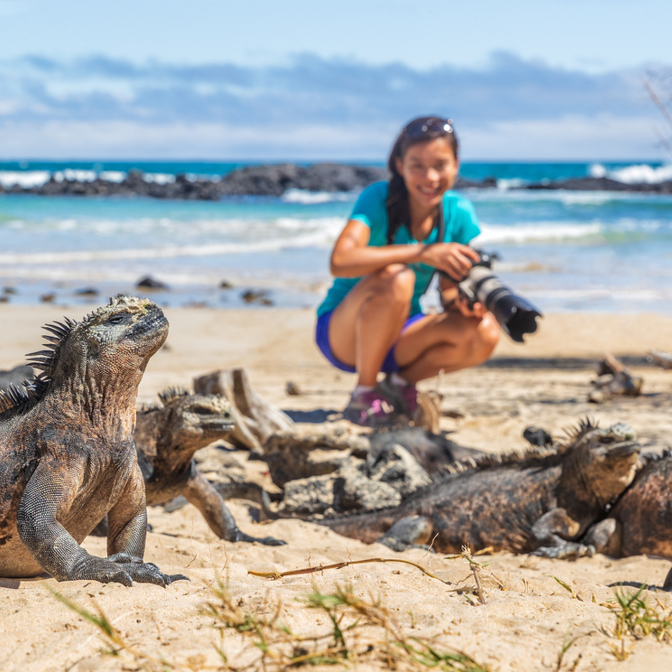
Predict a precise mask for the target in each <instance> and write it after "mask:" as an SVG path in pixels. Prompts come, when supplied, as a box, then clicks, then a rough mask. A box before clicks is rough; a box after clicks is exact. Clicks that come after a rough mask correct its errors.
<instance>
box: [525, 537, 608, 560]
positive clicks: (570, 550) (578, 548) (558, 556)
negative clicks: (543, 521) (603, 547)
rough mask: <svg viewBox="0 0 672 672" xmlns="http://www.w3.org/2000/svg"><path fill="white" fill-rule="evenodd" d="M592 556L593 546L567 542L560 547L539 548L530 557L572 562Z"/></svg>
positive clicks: (593, 552)
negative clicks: (536, 556) (535, 556)
mask: <svg viewBox="0 0 672 672" xmlns="http://www.w3.org/2000/svg"><path fill="white" fill-rule="evenodd" d="M594 554H595V546H593V545H592V544H588V545H586V544H580V543H578V542H575V541H568V542H566V543H564V544H562V545H561V546H540V547H539V548H537V549H535V550H534V551H532V555H538V556H540V557H542V558H551V559H553V560H572V559H576V558H582V557H584V556H588V557H589V558H591V557H592V556H593V555H594Z"/></svg>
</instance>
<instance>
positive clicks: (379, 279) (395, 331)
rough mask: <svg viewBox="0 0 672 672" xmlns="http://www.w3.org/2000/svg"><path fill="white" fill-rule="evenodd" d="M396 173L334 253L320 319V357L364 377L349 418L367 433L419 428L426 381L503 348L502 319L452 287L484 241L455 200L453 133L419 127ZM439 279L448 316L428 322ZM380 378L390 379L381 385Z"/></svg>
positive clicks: (398, 150)
mask: <svg viewBox="0 0 672 672" xmlns="http://www.w3.org/2000/svg"><path fill="white" fill-rule="evenodd" d="M388 167H389V170H390V172H391V175H392V177H391V179H390V181H389V182H377V183H375V184H372V185H370V186H369V187H367V188H366V189H365V190H364V191H363V192H362V193H361V195H360V196H359V198H358V199H357V203H356V204H355V207H354V209H353V211H352V214H351V216H350V219H349V220H348V223H347V224H346V226H345V228H344V229H343V231H342V232H341V234H340V236H339V237H338V240H337V241H336V244H335V245H334V250H333V252H332V255H331V266H330V267H331V273H332V274H333V275H334V276H335V277H336V280H335V281H334V284H333V286H332V287H331V289H330V290H329V292H328V293H327V296H326V298H325V300H324V301H323V302H322V304H321V305H320V307H319V308H318V311H317V315H318V321H317V329H316V340H317V344H318V346H319V348H320V350H321V351H322V352H323V354H324V355H325V356H326V357H327V359H329V361H330V362H331V363H332V364H334V366H336V367H338V368H339V369H342V370H344V371H351V372H357V374H358V381H357V386H356V387H355V390H354V392H353V393H352V397H351V399H350V402H349V403H348V406H347V407H346V409H345V411H344V412H343V415H344V417H345V418H347V419H348V420H350V421H351V422H354V423H356V424H359V425H365V426H382V425H386V424H392V423H394V422H396V421H397V420H398V419H399V417H400V416H402V415H404V416H406V417H407V418H409V419H412V417H413V415H414V413H415V411H416V409H417V405H418V402H417V390H416V387H415V384H416V383H417V382H418V381H420V380H423V379H425V378H431V377H432V376H435V375H437V374H438V373H439V372H440V371H442V370H443V371H445V372H450V371H457V370H458V369H463V368H466V367H469V366H475V365H477V364H480V363H481V362H483V361H485V360H486V359H487V358H488V357H489V356H490V354H491V353H492V351H493V349H494V347H495V345H496V344H497V340H498V338H499V327H498V325H497V322H496V320H495V318H494V316H493V315H492V314H491V313H489V312H487V311H486V309H485V308H484V306H482V305H481V304H479V303H476V304H475V305H474V306H473V307H471V308H470V307H469V306H468V304H467V303H466V302H465V301H463V300H462V299H461V298H460V297H459V296H458V290H457V286H456V284H455V282H451V281H450V280H449V279H448V278H451V279H454V280H456V281H459V280H461V279H462V278H464V276H465V274H466V273H467V272H468V271H469V269H470V268H471V266H472V264H473V263H474V262H476V261H478V259H479V257H478V254H477V253H476V252H475V251H474V250H473V249H472V248H470V247H468V246H467V243H469V241H470V240H471V239H472V238H474V237H475V236H476V235H478V233H479V232H480V229H479V228H478V221H477V219H476V214H475V213H474V209H473V206H472V205H471V203H469V201H467V200H466V199H465V198H463V197H462V196H459V195H458V194H456V193H455V192H452V191H450V189H451V187H452V186H453V184H454V182H455V179H456V178H457V172H458V168H459V160H458V142H457V138H456V137H455V131H454V130H453V126H452V123H451V122H450V121H449V120H446V119H441V118H439V117H420V118H418V119H414V120H413V121H411V122H410V123H409V124H407V125H406V126H405V127H404V128H403V130H402V131H401V133H400V134H399V137H398V138H397V140H396V142H395V143H394V146H393V147H392V152H391V153H390V158H389V161H388ZM441 220H443V222H444V224H443V226H442V227H440V226H439V223H440V222H441ZM439 228H443V233H444V235H443V240H437V235H438V231H439ZM435 271H440V272H442V273H441V276H440V282H439V288H440V290H441V294H442V305H443V306H444V312H443V313H439V314H436V315H423V314H422V312H421V309H420V303H419V299H420V297H421V296H422V294H423V293H424V292H425V291H426V289H427V286H428V285H429V282H430V281H431V279H432V276H433V275H434V273H435ZM381 371H382V372H385V373H387V374H388V375H387V377H386V378H385V380H384V381H382V382H380V383H378V373H379V372H381Z"/></svg>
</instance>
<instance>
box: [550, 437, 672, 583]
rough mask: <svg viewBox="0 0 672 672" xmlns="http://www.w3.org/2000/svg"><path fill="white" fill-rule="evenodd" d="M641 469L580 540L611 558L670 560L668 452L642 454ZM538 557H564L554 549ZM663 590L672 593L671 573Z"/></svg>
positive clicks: (671, 471) (671, 472)
mask: <svg viewBox="0 0 672 672" xmlns="http://www.w3.org/2000/svg"><path fill="white" fill-rule="evenodd" d="M641 459H642V461H643V462H644V467H643V468H642V469H641V471H639V472H638V473H637V476H635V480H634V481H633V482H632V485H630V487H628V489H627V490H626V491H625V492H624V493H623V495H622V496H621V497H620V499H619V500H618V502H617V503H616V504H615V505H614V507H613V508H612V509H611V510H610V511H609V514H608V517H607V518H605V519H604V520H601V521H600V522H598V523H596V524H595V525H593V527H591V528H590V529H589V530H588V532H587V534H586V536H585V537H584V538H583V539H582V540H581V541H582V543H583V544H584V545H586V546H590V547H593V548H594V549H595V550H596V551H597V552H598V553H604V554H605V555H610V556H611V557H614V558H623V557H627V556H631V555H653V556H658V557H663V558H669V559H670V560H672V453H671V452H670V451H669V450H668V451H666V452H665V453H664V454H663V455H660V456H659V455H643V456H642V458H641ZM540 555H544V556H546V557H551V558H555V557H564V556H563V554H562V553H561V552H558V549H553V548H551V549H544V550H543V552H542V553H540ZM664 588H665V589H666V590H672V570H670V572H669V574H668V575H667V578H666V579H665V583H664Z"/></svg>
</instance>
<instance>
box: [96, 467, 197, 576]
mask: <svg viewBox="0 0 672 672" xmlns="http://www.w3.org/2000/svg"><path fill="white" fill-rule="evenodd" d="M107 525H108V530H107V555H108V557H107V559H108V561H111V562H114V563H116V564H118V565H120V566H121V567H122V568H123V570H124V571H125V572H126V574H128V576H129V577H130V578H131V579H132V580H135V581H138V582H140V583H155V584H158V585H160V586H164V587H165V586H167V585H168V584H169V583H171V582H172V581H178V580H185V581H188V580H189V579H188V578H187V577H186V576H184V574H172V575H171V574H164V573H163V572H161V571H160V570H159V568H158V567H157V566H156V565H155V564H153V563H151V562H143V561H142V558H143V556H144V554H145V540H146V537H147V507H146V505H145V482H144V480H143V478H142V473H141V471H140V468H139V467H138V466H137V464H136V465H135V469H134V470H133V474H132V476H131V478H130V479H129V480H128V483H127V484H126V488H125V489H124V492H123V493H122V495H121V497H120V498H119V500H118V502H117V503H116V504H115V505H114V506H113V507H112V508H111V509H110V510H109V512H108V514H107ZM131 583H132V581H131Z"/></svg>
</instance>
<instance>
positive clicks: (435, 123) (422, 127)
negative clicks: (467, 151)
mask: <svg viewBox="0 0 672 672" xmlns="http://www.w3.org/2000/svg"><path fill="white" fill-rule="evenodd" d="M453 132H454V131H453V121H452V119H442V118H441V117H420V119H414V120H413V121H412V122H411V123H410V124H408V126H406V128H405V129H404V135H406V136H407V137H409V138H420V137H422V136H423V135H427V134H429V133H432V134H434V133H440V134H442V135H449V134H450V133H453Z"/></svg>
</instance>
